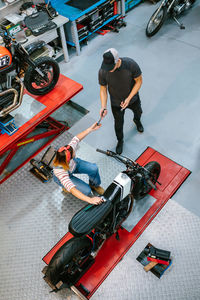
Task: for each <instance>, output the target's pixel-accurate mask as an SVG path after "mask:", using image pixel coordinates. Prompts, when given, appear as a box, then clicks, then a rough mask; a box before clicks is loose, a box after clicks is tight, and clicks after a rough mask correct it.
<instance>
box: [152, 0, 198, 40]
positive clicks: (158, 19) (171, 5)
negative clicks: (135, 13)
mask: <svg viewBox="0 0 200 300" xmlns="http://www.w3.org/2000/svg"><path fill="white" fill-rule="evenodd" d="M195 1H196V0H163V1H162V2H161V4H160V6H159V7H158V8H157V9H156V11H155V12H154V13H153V15H152V16H151V18H150V20H149V22H148V24H147V27H146V35H147V36H148V37H151V36H153V35H154V34H156V33H157V32H158V31H159V30H160V28H161V27H162V25H163V23H164V22H165V20H166V18H167V16H171V17H172V18H173V19H174V21H175V22H176V23H177V24H178V25H179V27H180V29H185V26H184V25H183V24H181V23H180V22H179V21H178V20H177V18H176V17H177V16H178V15H180V14H181V13H183V12H184V11H186V10H188V9H189V8H191V7H192V5H193V4H194V2H195Z"/></svg>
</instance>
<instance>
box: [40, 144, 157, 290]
mask: <svg viewBox="0 0 200 300" xmlns="http://www.w3.org/2000/svg"><path fill="white" fill-rule="evenodd" d="M97 151H98V152H101V153H103V154H106V155H107V156H111V157H113V158H115V159H116V160H117V161H119V162H121V163H123V164H125V165H126V170H125V171H123V172H120V173H119V174H118V175H117V176H116V178H115V179H114V180H113V182H112V183H111V184H110V185H109V186H108V188H107V189H106V191H105V192H104V195H103V196H102V198H103V200H104V202H103V203H102V204H100V205H90V204H89V205H87V206H85V207H84V208H82V209H81V210H80V211H78V212H77V213H76V214H75V215H74V216H73V218H72V219H71V221H70V223H69V232H70V233H72V234H73V236H74V237H73V238H71V239H70V240H69V241H67V242H66V243H65V244H64V245H62V246H61V248H60V249H59V250H58V251H57V252H56V253H55V255H54V256H53V258H52V259H51V261H50V263H49V265H48V267H46V269H45V272H44V273H45V277H44V279H45V280H46V281H47V282H48V283H49V284H50V286H51V287H53V288H54V290H55V291H56V290H58V289H59V288H60V287H62V286H63V287H64V286H65V287H66V286H67V287H71V286H72V285H74V284H75V282H76V281H77V278H80V276H82V275H83V274H84V272H85V271H86V270H87V269H88V266H89V265H91V264H92V263H93V262H94V261H95V257H96V255H97V253H98V251H99V250H100V249H101V247H102V245H103V243H104V242H105V241H106V239H107V238H108V237H110V236H111V235H113V234H115V237H116V239H118V240H119V239H120V236H119V233H118V230H119V229H120V228H121V224H122V223H123V221H124V220H125V219H126V218H127V217H128V216H129V214H130V212H131V210H132V207H133V201H134V199H135V200H140V199H142V198H143V197H144V196H146V195H147V194H148V193H149V192H150V190H151V189H152V188H153V189H155V190H156V189H157V188H156V183H157V182H158V181H157V179H158V177H159V174H160V170H161V169H160V165H159V163H158V162H155V161H151V162H149V163H147V164H146V165H145V166H144V167H143V166H140V165H139V164H138V163H136V162H135V161H132V160H131V159H129V158H127V157H125V156H122V155H118V154H116V153H114V152H112V151H108V150H107V151H102V150H99V149H97Z"/></svg>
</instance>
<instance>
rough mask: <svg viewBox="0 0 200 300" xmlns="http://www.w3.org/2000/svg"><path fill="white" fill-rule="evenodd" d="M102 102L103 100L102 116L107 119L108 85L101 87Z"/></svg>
mask: <svg viewBox="0 0 200 300" xmlns="http://www.w3.org/2000/svg"><path fill="white" fill-rule="evenodd" d="M100 100H101V109H100V116H102V117H105V116H106V115H107V100H108V92H107V85H100ZM103 110H104V112H103ZM102 113H103V115H102Z"/></svg>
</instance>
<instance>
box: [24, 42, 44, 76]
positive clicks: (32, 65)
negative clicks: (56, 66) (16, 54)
mask: <svg viewBox="0 0 200 300" xmlns="http://www.w3.org/2000/svg"><path fill="white" fill-rule="evenodd" d="M20 48H21V49H20V54H21V55H23V56H24V60H25V61H26V62H27V63H28V64H29V65H30V66H31V67H33V68H34V69H35V71H36V72H37V73H38V74H39V75H40V76H41V77H42V78H44V79H45V80H48V77H47V76H46V74H45V73H44V72H42V71H41V70H40V69H39V68H38V67H37V65H36V63H35V62H34V60H32V59H31V58H30V56H29V54H28V52H27V51H26V49H25V48H24V47H23V46H22V45H20Z"/></svg>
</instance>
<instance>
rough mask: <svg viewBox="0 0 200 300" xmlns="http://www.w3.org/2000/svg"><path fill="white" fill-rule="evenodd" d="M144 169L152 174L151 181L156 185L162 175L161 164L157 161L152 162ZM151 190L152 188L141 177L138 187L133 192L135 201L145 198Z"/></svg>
mask: <svg viewBox="0 0 200 300" xmlns="http://www.w3.org/2000/svg"><path fill="white" fill-rule="evenodd" d="M144 167H145V169H146V170H148V171H149V172H150V173H151V176H150V178H149V179H150V180H151V181H152V182H153V184H155V183H156V180H157V179H158V177H159V175H160V170H161V168H160V164H159V163H157V162H156V161H151V162H149V163H148V164H146V165H145V166H144ZM151 189H152V187H151V186H150V185H149V184H148V183H147V182H145V180H144V178H142V177H141V178H140V180H139V182H137V187H136V188H135V189H134V190H133V197H134V199H136V200H140V199H142V198H144V197H145V196H146V195H147V194H148V193H149V192H150V191H151Z"/></svg>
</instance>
